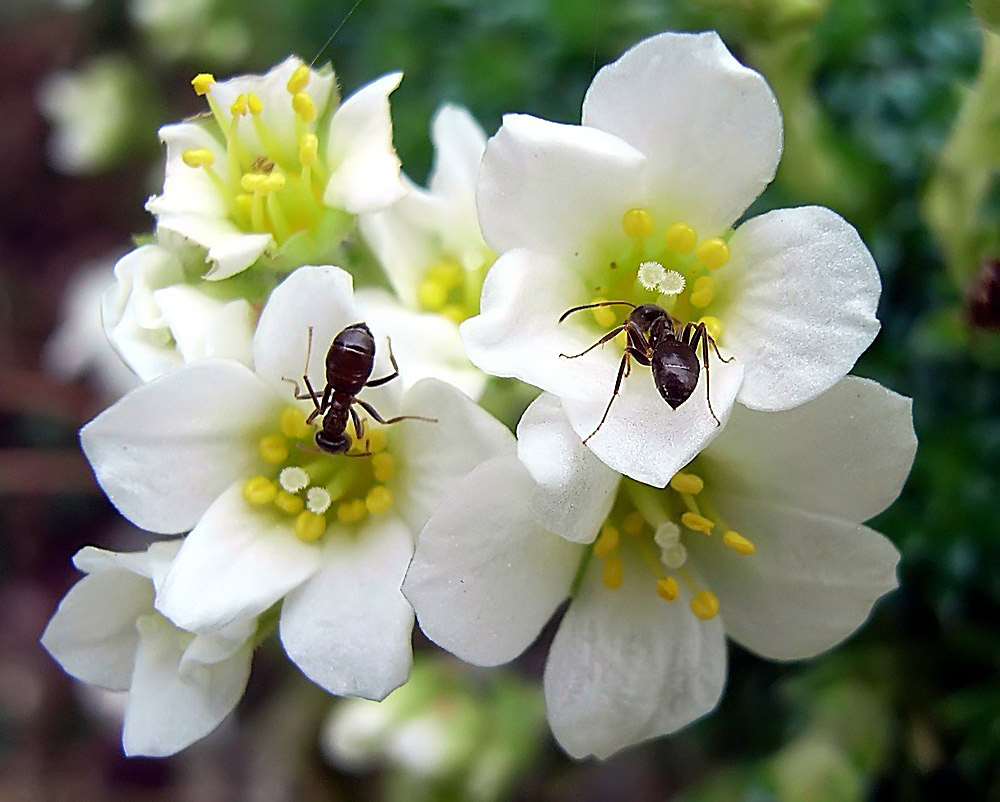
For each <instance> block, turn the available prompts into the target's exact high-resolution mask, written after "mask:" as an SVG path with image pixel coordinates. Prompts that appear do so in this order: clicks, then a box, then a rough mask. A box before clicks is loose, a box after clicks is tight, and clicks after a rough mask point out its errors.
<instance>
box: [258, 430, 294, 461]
mask: <svg viewBox="0 0 1000 802" xmlns="http://www.w3.org/2000/svg"><path fill="white" fill-rule="evenodd" d="M257 450H258V451H259V452H260V455H261V457H262V458H263V459H264V461H265V462H270V463H271V464H272V465H280V464H281V463H282V462H284V461H285V460H286V459H288V445H287V444H286V443H285V438H284V437H282V436H281V435H280V434H269V435H266V436H264V437H262V438H260V442H259V443H257Z"/></svg>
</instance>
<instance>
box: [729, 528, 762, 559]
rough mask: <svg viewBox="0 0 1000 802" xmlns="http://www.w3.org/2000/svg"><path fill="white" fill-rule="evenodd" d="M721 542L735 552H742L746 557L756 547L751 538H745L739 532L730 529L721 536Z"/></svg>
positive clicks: (755, 549)
mask: <svg viewBox="0 0 1000 802" xmlns="http://www.w3.org/2000/svg"><path fill="white" fill-rule="evenodd" d="M722 542H723V544H725V545H726V546H727V547H728V548H730V549H732V550H733V551H735V552H736V553H737V554H742V555H744V556H746V557H749V556H750V555H751V554H753V553H754V552H755V551H757V547H756V546H755V545H754V544H753V541H752V540H748V539H747V538H745V537H743V535H741V534H740V533H739V532H736V531H734V530H732V529H730V530H729V531H728V532H726V533H725V534H724V535H723V536H722Z"/></svg>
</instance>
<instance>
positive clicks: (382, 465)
mask: <svg viewBox="0 0 1000 802" xmlns="http://www.w3.org/2000/svg"><path fill="white" fill-rule="evenodd" d="M305 417H306V416H305V413H304V412H303V410H302V409H300V408H298V407H287V408H286V409H284V410H283V411H282V412H281V414H280V416H279V417H278V420H277V426H276V431H272V432H268V433H267V434H265V435H264V436H263V437H261V438H260V440H259V441H258V442H257V451H258V454H259V455H260V458H261V461H262V462H263V463H264V464H265V465H267V466H269V467H268V468H267V469H265V471H262V472H261V473H260V474H257V475H256V476H252V477H250V478H249V479H247V481H246V482H245V483H244V485H243V497H244V498H245V499H246V501H247V503H248V504H250V505H251V506H252V507H255V508H258V509H259V510H260V511H261V512H266V513H268V514H272V515H275V516H278V517H279V518H280V517H285V518H288V519H290V520H291V521H292V527H293V530H294V531H295V535H296V536H297V537H298V538H299V539H300V540H303V541H305V542H309V543H312V542H316V541H318V540H320V538H322V537H323V534H324V533H325V532H326V529H327V523H328V520H329V519H330V518H331V517H333V518H335V519H336V521H337V523H338V524H340V525H341V526H342V527H347V528H351V529H356V528H357V526H358V525H359V524H361V523H362V522H363V521H364V520H365V519H366V518H368V517H369V516H377V515H383V514H385V513H386V512H388V510H389V509H390V508H391V507H392V502H393V494H392V490H391V489H390V488H389V487H388V483H389V482H390V481H391V480H392V478H393V477H394V476H395V474H396V458H395V456H393V454H392V453H391V451H390V450H389V436H388V435H387V434H386V432H385V430H384V429H383V428H381V427H374V426H371V425H370V422H369V420H368V419H367V418H365V419H364V420H363V426H362V430H363V431H362V436H361V438H360V439H359V438H357V437H356V436H355V433H354V431H353V427H348V431H347V434H348V436H349V437H350V438H351V441H352V443H351V448H350V450H349V451H348V452H347V454H346V455H344V454H337V455H332V454H325V453H323V452H321V451H319V449H317V448H316V445H315V443H314V440H313V436H314V430H313V427H312V426H311V425H309V424H307V423H306V422H305ZM366 450H367V451H369V452H371V456H361V455H362V454H364V453H365V451H366Z"/></svg>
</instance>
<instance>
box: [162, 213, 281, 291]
mask: <svg viewBox="0 0 1000 802" xmlns="http://www.w3.org/2000/svg"><path fill="white" fill-rule="evenodd" d="M156 227H157V231H171V232H173V233H175V234H179V235H180V236H181V237H183V238H184V239H187V240H190V241H191V242H193V243H195V244H196V245H200V246H201V247H202V248H206V249H207V251H208V253H207V254H206V261H207V262H209V263H210V265H209V267H208V269H207V272H206V273H205V275H204V276H203V277H202V278H205V279H207V280H208V281H222V279H225V278H229V277H231V276H235V275H236V274H237V273H241V272H242V271H244V270H246V269H247V268H248V267H250V265H252V264H253V263H254V262H256V261H257V260H258V259H259V258H260V257H261V256H262V255H263V254H264V252H265V251H266V250H267V249H268V248H270V247H271V245H273V244H274V237H272V236H271V235H270V234H245V233H244V232H242V231H241V230H240V229H238V228H237V227H236V226H235V225H234V224H233V223H231V222H229V220H226V219H224V218H222V217H209V216H206V215H196V214H187V213H183V214H163V215H160V217H159V218H158V219H157V221H156Z"/></svg>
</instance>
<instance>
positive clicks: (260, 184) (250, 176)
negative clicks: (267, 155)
mask: <svg viewBox="0 0 1000 802" xmlns="http://www.w3.org/2000/svg"><path fill="white" fill-rule="evenodd" d="M265 181H267V176H266V175H263V174H262V173H244V174H243V175H242V176H241V177H240V189H242V190H243V191H244V192H260V191H262V190H263V189H264V182H265Z"/></svg>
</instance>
